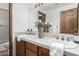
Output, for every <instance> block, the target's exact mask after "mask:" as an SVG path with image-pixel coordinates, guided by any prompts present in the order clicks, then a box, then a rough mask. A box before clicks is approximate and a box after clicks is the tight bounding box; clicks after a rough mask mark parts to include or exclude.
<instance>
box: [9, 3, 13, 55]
mask: <svg viewBox="0 0 79 59" xmlns="http://www.w3.org/2000/svg"><path fill="white" fill-rule="evenodd" d="M12 36H13V35H12V3H9V56H12V55H13V42H12Z"/></svg>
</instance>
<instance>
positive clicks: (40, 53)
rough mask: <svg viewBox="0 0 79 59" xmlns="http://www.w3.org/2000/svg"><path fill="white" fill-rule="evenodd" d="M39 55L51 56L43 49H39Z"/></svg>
mask: <svg viewBox="0 0 79 59" xmlns="http://www.w3.org/2000/svg"><path fill="white" fill-rule="evenodd" d="M38 55H39V56H49V50H48V49H46V48H43V47H39V48H38Z"/></svg>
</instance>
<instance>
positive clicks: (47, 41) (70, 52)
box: [17, 35, 79, 56]
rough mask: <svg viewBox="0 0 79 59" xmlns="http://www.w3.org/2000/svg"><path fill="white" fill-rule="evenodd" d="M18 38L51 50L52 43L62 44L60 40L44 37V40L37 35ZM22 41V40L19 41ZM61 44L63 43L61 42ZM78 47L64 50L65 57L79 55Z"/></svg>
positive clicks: (70, 42) (78, 45)
mask: <svg viewBox="0 0 79 59" xmlns="http://www.w3.org/2000/svg"><path fill="white" fill-rule="evenodd" d="M17 37H19V38H22V40H24V41H27V42H30V43H33V44H36V45H38V46H41V47H44V48H47V49H50V44H51V43H50V42H51V41H53V42H55V41H56V42H60V40H56V39H55V38H49V37H44V38H38V36H37V35H18V36H17ZM18 41H20V39H19V40H18ZM60 43H61V42H60ZM62 43H63V41H62ZM64 43H67V44H71V45H74V44H75V43H73V42H72V41H69V42H67V41H65V42H64ZM76 45H77V47H76V48H71V49H64V54H65V55H73V56H75V55H79V44H76Z"/></svg>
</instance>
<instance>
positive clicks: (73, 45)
mask: <svg viewBox="0 0 79 59" xmlns="http://www.w3.org/2000/svg"><path fill="white" fill-rule="evenodd" d="M52 42H57V43H61V44H64V49H75V48H77V47H78V46H79V45H78V44H76V43H74V42H73V41H62V40H54V41H52Z"/></svg>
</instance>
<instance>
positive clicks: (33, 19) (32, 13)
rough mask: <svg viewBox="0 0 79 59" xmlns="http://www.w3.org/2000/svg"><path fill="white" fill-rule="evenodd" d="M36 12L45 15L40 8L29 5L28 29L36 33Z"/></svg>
mask: <svg viewBox="0 0 79 59" xmlns="http://www.w3.org/2000/svg"><path fill="white" fill-rule="evenodd" d="M38 11H41V12H43V13H46V12H45V10H43V9H41V8H34V4H33V3H30V4H29V14H28V17H29V25H28V26H29V28H30V29H33V31H37V28H36V27H35V22H36V21H38Z"/></svg>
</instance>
